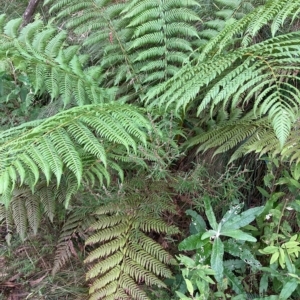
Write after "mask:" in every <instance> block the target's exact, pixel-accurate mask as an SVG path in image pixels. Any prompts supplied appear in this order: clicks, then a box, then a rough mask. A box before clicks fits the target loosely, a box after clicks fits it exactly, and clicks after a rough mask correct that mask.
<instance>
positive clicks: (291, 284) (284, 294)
mask: <svg viewBox="0 0 300 300" xmlns="http://www.w3.org/2000/svg"><path fill="white" fill-rule="evenodd" d="M297 286H298V282H297V281H296V280H295V279H291V280H289V281H288V282H287V283H286V284H285V285H284V286H283V288H282V290H281V292H280V295H279V299H280V300H286V299H288V298H289V297H290V296H291V295H292V294H293V292H294V291H295V290H296V288H297Z"/></svg>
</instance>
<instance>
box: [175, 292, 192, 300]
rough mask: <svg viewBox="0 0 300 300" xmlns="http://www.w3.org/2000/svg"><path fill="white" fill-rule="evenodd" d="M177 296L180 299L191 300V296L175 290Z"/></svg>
mask: <svg viewBox="0 0 300 300" xmlns="http://www.w3.org/2000/svg"><path fill="white" fill-rule="evenodd" d="M176 294H177V296H178V297H179V299H180V300H191V298H189V297H187V296H185V295H184V294H182V293H180V292H178V291H176Z"/></svg>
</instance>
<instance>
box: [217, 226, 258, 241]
mask: <svg viewBox="0 0 300 300" xmlns="http://www.w3.org/2000/svg"><path fill="white" fill-rule="evenodd" d="M222 229H223V228H222ZM220 235H225V236H229V237H232V238H234V239H237V240H243V241H249V242H256V238H255V237H253V236H252V235H250V234H248V233H245V232H243V231H242V230H238V229H236V230H222V231H221V232H220Z"/></svg>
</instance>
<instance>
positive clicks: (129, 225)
mask: <svg viewBox="0 0 300 300" xmlns="http://www.w3.org/2000/svg"><path fill="white" fill-rule="evenodd" d="M123 204H124V205H125V206H122V207H119V209H117V206H113V205H111V204H110V205H108V206H102V207H100V208H99V210H98V211H97V218H98V221H97V222H96V223H94V224H93V225H92V228H93V230H94V231H95V232H94V234H93V235H92V236H90V237H89V238H88V239H87V241H86V244H87V245H97V248H96V249H95V250H94V251H92V252H91V253H90V254H89V255H88V257H87V258H86V260H85V262H86V263H92V267H91V269H90V270H89V271H88V273H87V279H88V280H92V285H91V286H90V299H103V300H104V299H142V300H148V299H149V298H148V297H147V295H146V293H145V292H144V291H143V289H141V287H140V286H139V283H145V284H146V285H157V286H159V287H165V284H164V282H163V281H162V280H161V279H160V278H161V277H170V276H171V272H170V271H169V269H168V268H167V267H166V265H167V264H171V263H173V262H174V261H173V259H172V257H171V256H170V254H169V253H168V252H166V251H165V250H164V249H163V248H162V246H160V245H159V244H158V243H156V242H155V241H153V240H152V239H151V238H149V237H148V236H147V235H146V234H145V233H144V232H149V231H153V232H157V231H158V232H164V233H168V234H174V233H176V232H177V229H176V228H175V227H173V226H168V225H167V224H166V223H164V222H162V220H161V219H158V218H155V217H153V216H151V215H148V216H147V215H145V214H141V213H140V212H139V205H138V204H137V203H135V205H134V206H133V205H131V204H129V203H127V204H126V202H123Z"/></svg>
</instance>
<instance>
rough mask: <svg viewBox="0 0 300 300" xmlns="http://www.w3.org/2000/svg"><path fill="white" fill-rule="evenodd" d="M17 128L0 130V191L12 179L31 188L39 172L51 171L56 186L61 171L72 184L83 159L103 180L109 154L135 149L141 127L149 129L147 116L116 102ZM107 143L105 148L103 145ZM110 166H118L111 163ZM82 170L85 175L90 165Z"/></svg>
mask: <svg viewBox="0 0 300 300" xmlns="http://www.w3.org/2000/svg"><path fill="white" fill-rule="evenodd" d="M23 128H24V126H20V128H19V130H20V132H21V134H18V131H19V130H18V129H17V128H15V129H14V130H13V131H10V134H9V133H8V132H5V131H4V132H3V134H0V140H1V146H0V159H1V161H2V162H3V165H2V168H1V170H0V177H1V193H2V194H4V193H7V192H9V190H10V191H11V192H12V190H13V188H14V186H15V184H16V183H17V184H18V185H23V184H26V185H28V186H29V187H30V188H31V189H32V190H34V187H35V186H36V184H37V182H38V181H39V178H40V176H41V174H44V176H45V178H46V179H47V180H48V182H49V179H50V178H51V177H52V174H53V175H54V176H55V177H56V180H57V184H58V185H59V184H60V182H61V177H62V175H63V173H65V172H66V170H69V171H70V172H71V174H73V175H74V176H75V182H77V187H78V186H79V185H80V184H81V180H82V178H83V177H84V172H83V167H84V168H88V165H87V163H88V164H92V165H94V167H95V168H96V169H94V170H95V172H96V173H94V175H96V177H97V176H98V173H100V174H102V176H103V177H104V178H106V179H107V181H108V182H109V175H108V173H107V170H106V167H107V161H108V160H109V155H110V154H109V153H112V154H113V155H114V158H117V157H118V155H119V153H120V150H122V151H123V152H124V153H127V154H129V153H136V152H137V144H143V145H145V146H146V145H147V140H146V131H147V130H151V129H150V125H149V123H148V121H147V120H146V119H145V118H144V117H143V116H142V115H141V114H139V112H138V111H137V110H135V109H134V108H133V107H128V106H124V105H119V104H107V105H89V106H83V107H75V108H72V109H70V110H67V111H64V112H61V113H59V114H57V115H55V116H53V117H50V118H48V119H46V120H45V121H44V122H42V121H41V122H40V124H39V125H38V126H36V127H33V128H30V129H29V128H27V131H25V132H24V131H23ZM74 128H75V129H76V130H75V129H74ZM96 137H97V138H96ZM109 144H110V145H111V148H106V147H109ZM113 145H115V146H113ZM105 149H109V150H108V151H107V150H105ZM37 153H40V154H39V155H37ZM42 157H43V158H44V159H43V160H42ZM87 158H88V159H87ZM91 158H92V160H91ZM101 165H102V167H100V166H101ZM111 166H112V167H113V168H117V169H118V167H117V165H116V164H115V163H113V162H112V164H111ZM88 170H89V176H91V175H92V174H93V170H92V169H88ZM96 170H97V171H96ZM119 171H120V169H119ZM91 172H92V173H91ZM98 177H99V176H98ZM8 203H9V202H7V203H5V204H6V205H8Z"/></svg>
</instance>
